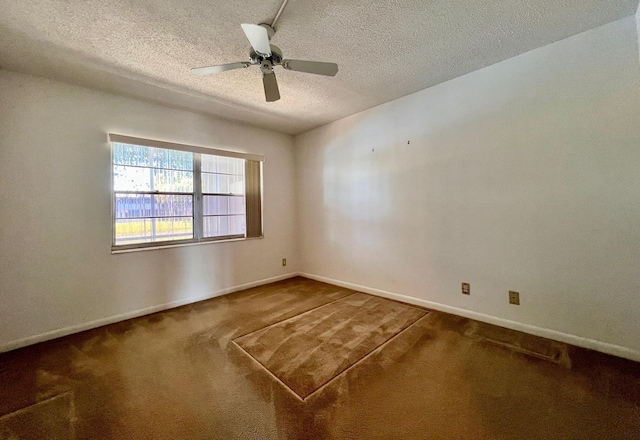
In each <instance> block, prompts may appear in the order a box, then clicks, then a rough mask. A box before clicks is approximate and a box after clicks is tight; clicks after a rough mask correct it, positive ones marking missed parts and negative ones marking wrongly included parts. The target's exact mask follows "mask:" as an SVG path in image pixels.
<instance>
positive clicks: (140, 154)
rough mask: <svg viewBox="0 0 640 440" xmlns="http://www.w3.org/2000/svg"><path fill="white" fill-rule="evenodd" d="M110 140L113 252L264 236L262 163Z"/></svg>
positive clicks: (258, 158)
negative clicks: (111, 153) (111, 154)
mask: <svg viewBox="0 0 640 440" xmlns="http://www.w3.org/2000/svg"><path fill="white" fill-rule="evenodd" d="M109 138H110V141H111V145H112V152H113V156H112V158H113V166H112V176H113V244H112V249H113V250H114V251H118V250H128V249H137V248H147V247H159V246H166V245H176V244H183V243H194V242H204V241H213V240H224V239H237V238H253V237H261V236H262V188H261V186H262V185H261V181H262V176H261V173H262V161H263V160H264V159H263V158H262V157H261V156H255V155H249V154H243V153H235V152H229V151H221V150H211V149H207V148H203V147H193V146H187V145H179V144H171V143H166V142H160V141H152V140H147V139H138V138H131V137H126V136H121V135H114V134H111V135H109Z"/></svg>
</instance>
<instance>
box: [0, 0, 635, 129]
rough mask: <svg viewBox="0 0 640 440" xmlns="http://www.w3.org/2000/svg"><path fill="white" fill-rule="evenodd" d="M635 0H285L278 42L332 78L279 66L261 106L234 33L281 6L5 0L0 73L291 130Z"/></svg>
mask: <svg viewBox="0 0 640 440" xmlns="http://www.w3.org/2000/svg"><path fill="white" fill-rule="evenodd" d="M637 5H638V0H607V1H603V0H467V1H463V0H459V1H451V0H387V1H371V0H290V1H289V4H288V5H287V7H286V9H285V10H284V12H283V14H282V16H281V17H280V19H279V21H278V23H277V26H276V28H277V32H276V35H275V36H274V38H273V40H272V43H273V44H275V45H277V46H279V47H280V48H281V49H282V50H283V52H284V55H285V57H286V58H295V59H310V60H317V61H332V62H337V63H338V64H339V66H340V72H339V73H338V75H337V76H336V77H335V78H329V77H322V76H315V75H308V74H304V73H299V72H292V71H284V70H282V69H281V68H277V70H276V73H277V76H278V82H279V85H280V93H281V95H282V99H281V100H280V101H277V102H275V103H266V102H264V93H263V90H262V81H261V77H260V73H259V69H258V68H257V67H252V68H250V69H241V70H236V71H229V72H225V73H222V74H219V75H213V76H207V77H196V76H194V75H192V74H191V73H190V72H189V69H190V68H191V67H199V66H203V65H211V64H219V63H229V62H235V61H244V60H247V59H248V52H249V45H248V43H247V41H246V39H245V37H244V34H243V33H242V30H241V28H240V23H261V22H267V23H270V22H271V21H272V19H273V17H274V15H275V14H276V12H277V11H278V8H279V6H280V0H260V1H258V0H236V1H216V0H210V1H204V0H155V1H154V0H139V1H136V0H20V1H16V0H0V11H2V12H1V13H0V67H2V68H4V69H8V70H15V71H20V72H26V73H32V74H35V75H39V76H44V77H49V78H54V79H58V80H63V81H66V82H70V83H74V84H80V85H84V86H88V87H92V88H95V89H99V90H105V91H109V92H115V93H118V94H123V95H126V96H132V97H137V98H142V99H146V100H151V101H154V102H161V103H164V104H168V105H172V106H177V107H185V108H190V109H192V110H195V111H198V112H203V113H207V114H212V115H216V116H219V117H223V118H226V119H232V120H238V121H243V122H246V123H249V124H252V125H256V126H260V127H265V128H270V129H273V130H276V131H281V132H284V133H289V134H297V133H301V132H303V131H306V130H308V129H310V128H313V127H316V126H319V125H322V124H325V123H328V122H331V121H334V120H336V119H340V118H342V117H345V116H347V115H350V114H353V113H356V112H358V111H361V110H364V109H367V108H370V107H373V106H375V105H378V104H381V103H383V102H386V101H390V100H392V99H395V98H398V97H400V96H404V95H407V94H409V93H412V92H415V91H417V90H421V89H424V88H427V87H430V86H433V85H435V84H438V83H440V82H442V81H446V80H449V79H452V78H455V77H457V76H460V75H463V74H465V73H468V72H471V71H474V70H477V69H480V68H482V67H485V66H487V65H490V64H493V63H496V62H498V61H502V60H504V59H507V58H510V57H512V56H515V55H518V54H520V53H523V52H526V51H529V50H531V49H534V48H536V47H540V46H544V45H546V44H549V43H552V42H554V41H557V40H560V39H562V38H566V37H568V36H570V35H574V34H577V33H579V32H582V31H585V30H588V29H591V28H594V27H597V26H599V25H602V24H605V23H608V22H611V21H614V20H617V19H619V18H622V17H625V16H630V15H633V14H634V13H635V12H636V8H637Z"/></svg>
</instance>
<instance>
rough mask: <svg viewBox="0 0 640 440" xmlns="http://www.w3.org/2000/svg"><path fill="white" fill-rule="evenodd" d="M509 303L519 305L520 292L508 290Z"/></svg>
mask: <svg viewBox="0 0 640 440" xmlns="http://www.w3.org/2000/svg"><path fill="white" fill-rule="evenodd" d="M509 304H515V305H516V306H519V305H520V292H516V291H515V290H509Z"/></svg>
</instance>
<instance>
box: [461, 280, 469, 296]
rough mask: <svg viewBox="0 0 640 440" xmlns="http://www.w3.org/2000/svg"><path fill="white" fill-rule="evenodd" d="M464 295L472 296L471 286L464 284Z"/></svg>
mask: <svg viewBox="0 0 640 440" xmlns="http://www.w3.org/2000/svg"><path fill="white" fill-rule="evenodd" d="M462 294H463V295H471V284H469V283H462Z"/></svg>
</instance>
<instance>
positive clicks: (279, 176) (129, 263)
mask: <svg viewBox="0 0 640 440" xmlns="http://www.w3.org/2000/svg"><path fill="white" fill-rule="evenodd" d="M108 132H115V133H121V134H127V135H132V136H139V137H148V138H152V139H159V140H166V141H172V142H182V143H187V144H193V145H202V146H208V147H215V148H222V149H230V150H237V151H242V152H250V153H257V154H263V155H264V156H265V158H266V161H265V165H264V185H265V189H264V198H265V202H264V234H265V238H264V239H261V240H260V239H258V240H247V241H240V242H227V243H212V244H204V245H198V246H189V247H180V248H173V249H163V250H151V251H145V252H136V253H127V254H119V255H111V194H110V149H109V144H108V143H107V133H108ZM292 148H293V140H292V138H291V137H290V136H287V135H282V134H277V133H273V132H269V131H265V130H261V129H255V128H250V127H247V126H243V125H238V124H234V123H230V122H226V121H221V120H215V119H212V118H209V117H205V116H201V115H197V114H194V113H189V112H185V111H181V110H174V109H170V108H166V107H162V106H159V105H154V104H149V103H145V102H141V101H136V100H132V99H127V98H122V97H118V96H114V95H109V94H104V93H100V92H95V91H91V90H88V89H84V88H80V87H75V86H70V85H66V84H62V83H58V82H53V81H47V80H44V79H40V78H36V77H32V76H27V75H22V74H18V73H11V72H6V71H0V350H3V349H10V348H14V347H17V346H20V345H24V344H26V343H31V342H34V341H38V340H41V339H46V338H50V337H53V336H57V335H60V334H64V333H68V332H70V331H73V330H78V329H82V328H86V327H90V326H95V325H98V324H101V323H105V322H109V321H111V320H113V319H118V317H120V318H122V317H125V316H130V315H136V314H140V313H142V312H140V311H141V310H142V311H143V312H144V311H146V312H149V311H153V310H157V309H161V308H163V305H165V304H169V305H177V304H181V303H186V302H190V301H193V300H194V299H201V298H203V297H209V296H213V295H216V294H220V293H223V292H226V291H228V290H229V289H230V288H231V289H232V288H234V287H235V286H240V285H245V284H247V283H254V282H260V281H261V280H265V279H271V278H273V277H280V276H286V274H290V273H295V271H296V270H297V267H296V265H297V245H296V243H295V237H294V234H292V233H291V231H293V230H295V228H296V224H295V211H294V203H295V194H294V187H293V185H292V182H293V179H294V155H293V149H292ZM282 258H287V262H288V265H287V267H282V265H281V259H282ZM48 332H53V333H50V334H47V333H48ZM43 334H44V335H43Z"/></svg>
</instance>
